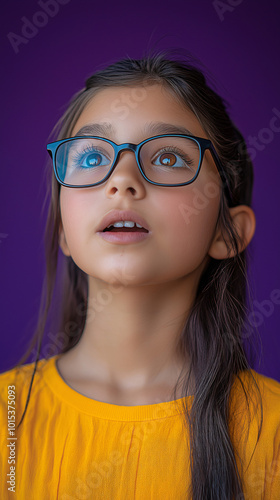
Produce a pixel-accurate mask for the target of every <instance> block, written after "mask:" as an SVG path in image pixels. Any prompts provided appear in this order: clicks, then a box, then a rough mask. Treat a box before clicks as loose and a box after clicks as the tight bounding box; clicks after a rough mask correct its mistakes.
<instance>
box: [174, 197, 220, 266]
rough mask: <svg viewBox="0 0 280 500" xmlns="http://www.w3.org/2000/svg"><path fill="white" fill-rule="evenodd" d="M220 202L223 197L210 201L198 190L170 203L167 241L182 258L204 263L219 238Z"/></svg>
mask: <svg viewBox="0 0 280 500" xmlns="http://www.w3.org/2000/svg"><path fill="white" fill-rule="evenodd" d="M219 201H220V196H219V193H217V192H216V196H215V198H214V197H212V198H207V197H206V196H203V195H201V192H199V191H198V189H197V188H195V189H194V190H193V189H189V190H188V192H187V193H186V194H185V195H184V193H180V194H179V196H176V197H174V198H170V199H169V201H168V204H166V205H167V206H168V212H167V214H166V217H165V220H166V223H168V228H169V230H168V233H169V238H167V239H165V241H166V243H167V244H168V246H169V248H170V250H171V249H172V252H173V254H174V250H175V254H176V255H178V258H180V257H183V256H184V255H185V256H186V255H188V257H189V258H191V259H192V260H193V261H194V262H197V263H200V262H201V261H202V260H203V258H204V257H205V255H206V254H207V252H208V250H209V247H210V245H211V242H212V239H213V237H214V234H215V227H216V223H217V218H218V213H219Z"/></svg>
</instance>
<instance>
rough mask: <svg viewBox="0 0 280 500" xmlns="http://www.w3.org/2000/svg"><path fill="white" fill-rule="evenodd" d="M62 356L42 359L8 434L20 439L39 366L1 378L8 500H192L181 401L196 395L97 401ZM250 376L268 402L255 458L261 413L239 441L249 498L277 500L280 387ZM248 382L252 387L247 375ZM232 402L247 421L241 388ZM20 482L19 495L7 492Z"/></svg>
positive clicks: (3, 494) (0, 456) (0, 441)
mask: <svg viewBox="0 0 280 500" xmlns="http://www.w3.org/2000/svg"><path fill="white" fill-rule="evenodd" d="M58 356H59V355H56V356H53V357H52V358H50V359H48V360H41V361H39V363H38V365H37V372H36V375H35V378H34V381H33V386H32V391H31V395H30V401H29V405H28V408H27V412H26V415H25V417H24V420H23V423H22V425H21V426H20V427H19V429H18V430H17V431H16V435H9V434H8V429H9V430H10V431H11V432H13V409H14V408H15V412H16V424H18V423H19V420H20V418H21V416H22V413H23V410H24V407H25V403H26V397H27V393H28V389H29V383H30V380H31V376H32V371H33V367H34V363H33V364H32V363H30V364H28V365H25V366H24V367H21V368H20V370H19V371H18V374H17V375H16V371H17V370H16V369H12V370H10V371H7V372H6V373H3V374H1V375H0V418H1V431H0V433H1V434H0V460H1V463H0V467H1V481H0V498H1V500H6V499H17V500H18V499H19V500H33V499H34V500H56V499H58V500H87V499H94V500H183V499H184V500H186V498H188V496H187V491H188V488H189V486H190V471H189V443H188V432H187V430H186V427H185V426H184V419H183V418H182V417H183V414H182V412H183V407H182V402H183V400H185V402H186V404H187V406H188V407H189V405H190V404H191V400H192V397H188V398H182V399H177V400H176V401H170V402H164V403H156V404H150V405H143V406H118V405H114V404H109V403H104V402H100V401H96V400H93V399H91V398H88V397H86V396H84V395H82V394H80V393H78V392H76V391H75V390H73V389H72V388H71V387H70V386H68V385H67V384H66V383H65V382H64V380H63V379H62V377H61V376H60V374H59V372H58V371H57V367H56V364H55V361H56V359H57V357H58ZM252 373H253V375H254V376H255V378H256V380H257V382H258V384H259V387H260V390H261V393H262V397H263V427H262V431H261V436H260V439H259V442H258V444H257V446H256V448H255V452H254V454H253V457H252V459H251V455H252V453H253V450H254V447H255V443H256V436H257V419H256V418H255V417H254V415H255V413H254V411H253V413H252V424H251V427H250V431H249V434H248V439H247V437H246V429H245V428H243V427H242V425H240V426H237V429H236V431H235V432H236V433H235V434H234V435H235V438H234V439H237V441H236V442H237V443H239V444H238V451H240V452H241V453H243V452H244V453H245V455H244V456H245V463H244V466H245V471H246V472H245V474H244V477H245V486H244V491H245V498H246V500H247V499H252V500H279V499H280V384H279V383H278V382H276V381H275V380H273V379H270V378H267V377H264V376H262V375H259V374H257V373H256V372H254V371H252ZM241 377H242V380H243V381H245V379H246V372H245V373H242V374H241ZM8 386H15V388H14V389H13V388H10V389H9V390H10V395H9V401H10V405H9V406H10V408H9V411H10V413H9V427H8V417H7V412H8V407H7V406H8ZM14 392H15V405H13V403H11V401H13V393H14ZM232 394H234V393H233V392H232ZM232 404H233V405H234V406H235V409H237V410H238V411H239V414H240V415H241V416H242V415H243V410H242V405H243V401H242V400H239V398H238V390H237V389H236V395H233V396H232ZM244 429H245V430H244ZM8 437H9V438H10V439H7V438H8ZM15 438H16V439H15ZM9 445H10V446H9ZM14 457H16V463H15V465H13V460H14ZM250 459H251V462H250ZM8 461H9V463H8ZM249 462H250V464H249ZM248 465H249V466H248ZM10 467H15V469H10ZM246 469H247V470H246ZM7 474H10V475H9V476H7ZM13 474H15V476H14V475H13ZM8 480H10V483H8V482H7V481H8ZM14 480H15V488H14V489H15V493H14V492H13V491H11V490H9V489H8V488H11V487H12V485H13V481H14Z"/></svg>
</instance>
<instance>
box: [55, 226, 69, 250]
mask: <svg viewBox="0 0 280 500" xmlns="http://www.w3.org/2000/svg"><path fill="white" fill-rule="evenodd" d="M58 241H59V246H60V248H61V250H62V252H63V253H64V255H66V257H69V256H70V255H71V254H70V250H69V248H68V245H67V241H66V238H65V233H64V229H63V225H62V222H60V225H59V240H58Z"/></svg>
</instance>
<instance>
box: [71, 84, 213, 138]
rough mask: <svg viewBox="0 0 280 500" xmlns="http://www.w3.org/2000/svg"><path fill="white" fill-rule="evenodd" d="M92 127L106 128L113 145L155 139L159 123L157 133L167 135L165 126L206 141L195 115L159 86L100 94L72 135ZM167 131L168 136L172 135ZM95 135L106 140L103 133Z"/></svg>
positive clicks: (108, 89)
mask: <svg viewBox="0 0 280 500" xmlns="http://www.w3.org/2000/svg"><path fill="white" fill-rule="evenodd" d="M93 123H94V124H100V125H102V126H103V128H104V126H105V128H106V137H107V138H108V139H112V140H115V141H116V142H118V141H125V142H136V141H139V142H140V141H141V140H144V139H145V138H147V137H149V136H152V135H156V134H157V132H155V133H152V130H153V126H152V125H151V124H154V123H161V125H162V132H160V133H168V128H166V131H164V124H169V125H170V126H174V127H177V128H181V129H182V130H183V129H185V130H186V132H183V131H182V132H181V133H190V134H191V135H195V136H198V137H205V138H207V135H206V133H205V131H204V130H203V128H202V126H201V124H200V123H199V121H198V119H197V118H196V116H195V115H194V113H193V112H192V111H191V110H190V109H189V108H188V107H187V106H186V105H184V104H183V103H182V102H180V101H179V99H178V98H176V97H175V96H174V95H173V94H172V93H171V91H168V90H167V89H166V88H165V87H163V86H162V85H159V84H154V85H147V84H146V85H137V86H129V87H128V86H122V87H110V88H107V89H102V90H99V91H98V92H97V93H96V95H95V96H93V97H92V99H91V100H90V101H89V103H88V104H87V105H86V107H85V108H84V110H83V111H82V113H81V115H80V117H79V119H78V121H77V123H76V124H75V127H74V129H73V132H72V134H71V135H72V136H74V135H78V134H77V133H78V132H79V130H80V129H81V128H83V127H86V126H89V125H91V124H93ZM169 128H170V131H169V133H175V130H174V131H172V130H171V127H169ZM154 130H156V128H154ZM178 133H180V132H178ZM96 135H100V136H103V137H105V135H104V134H102V133H100V134H96Z"/></svg>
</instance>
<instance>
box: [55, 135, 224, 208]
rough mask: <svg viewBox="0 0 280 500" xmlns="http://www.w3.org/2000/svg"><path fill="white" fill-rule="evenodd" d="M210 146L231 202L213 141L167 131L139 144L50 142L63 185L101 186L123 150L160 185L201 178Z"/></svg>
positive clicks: (84, 140) (99, 140)
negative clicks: (132, 155)
mask: <svg viewBox="0 0 280 500" xmlns="http://www.w3.org/2000/svg"><path fill="white" fill-rule="evenodd" d="M207 149H209V151H210V153H211V155H212V157H213V160H214V162H215V164H216V167H217V169H218V172H219V174H220V177H221V179H222V182H223V187H224V190H225V195H226V197H227V200H228V202H229V204H230V205H231V204H232V197H231V193H230V189H229V182H228V178H227V175H226V172H225V170H224V168H223V166H222V164H221V161H220V160H219V157H218V155H217V153H216V151H215V149H214V146H213V144H212V142H211V141H210V140H209V139H203V138H200V137H194V136H188V135H181V134H164V135H157V136H154V137H150V138H148V139H145V140H144V141H142V142H140V143H139V144H131V143H125V144H119V145H118V144H115V143H114V142H113V141H110V140H109V139H104V138H103V137H94V136H82V137H74V138H69V139H63V140H61V141H56V142H52V143H50V144H48V145H47V150H48V152H49V154H50V156H51V158H52V160H53V168H54V173H55V177H56V179H57V181H58V182H59V184H61V185H62V186H66V187H71V188H84V187H91V186H98V185H99V184H102V183H103V182H105V181H106V180H107V179H108V178H109V177H110V175H111V174H112V172H113V170H114V168H115V167H116V165H117V163H118V159H119V157H120V154H121V152H122V151H126V150H129V151H133V152H134V154H135V158H136V162H137V165H138V168H139V170H140V172H141V174H142V176H143V177H144V179H145V180H146V181H147V182H149V183H151V184H154V185H156V186H162V187H176V186H185V185H187V184H191V183H192V182H194V181H195V179H196V178H197V176H198V174H199V171H200V168H201V165H202V160H203V156H204V153H205V151H206V150H207Z"/></svg>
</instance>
